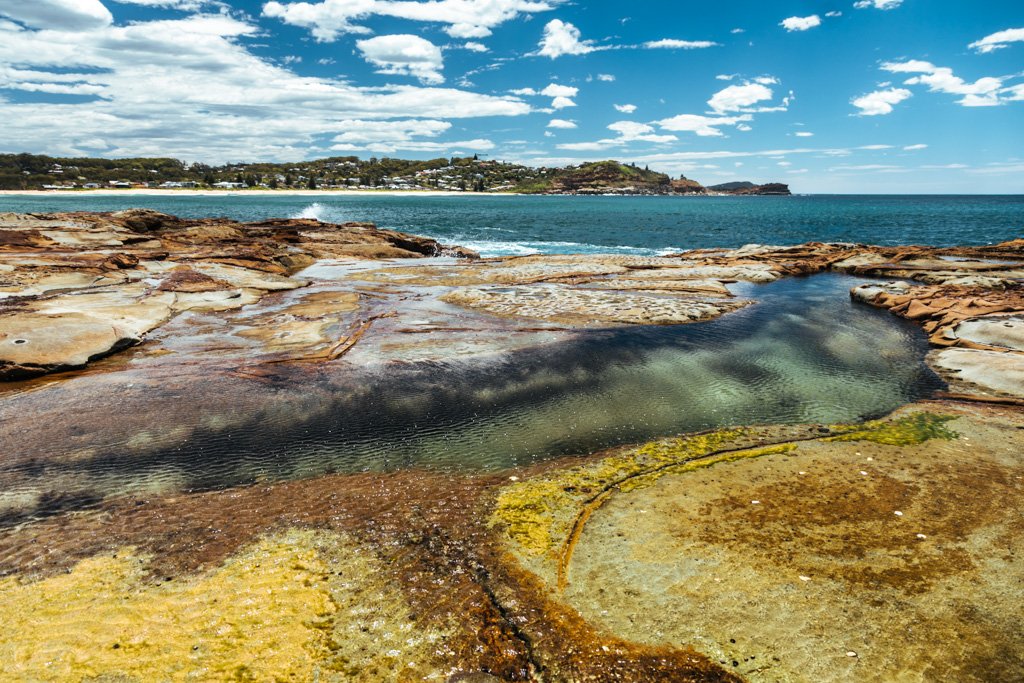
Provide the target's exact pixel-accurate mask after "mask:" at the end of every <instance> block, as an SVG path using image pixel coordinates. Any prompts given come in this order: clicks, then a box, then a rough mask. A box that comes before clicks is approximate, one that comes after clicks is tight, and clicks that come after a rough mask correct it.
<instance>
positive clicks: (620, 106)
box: [612, 104, 636, 114]
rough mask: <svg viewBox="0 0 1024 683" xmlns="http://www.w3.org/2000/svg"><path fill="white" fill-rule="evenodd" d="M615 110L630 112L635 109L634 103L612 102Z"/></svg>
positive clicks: (624, 112)
mask: <svg viewBox="0 0 1024 683" xmlns="http://www.w3.org/2000/svg"><path fill="white" fill-rule="evenodd" d="M612 106H613V107H615V111H621V112H622V113H623V114H632V113H633V112H635V111H636V105H635V104H613V105H612Z"/></svg>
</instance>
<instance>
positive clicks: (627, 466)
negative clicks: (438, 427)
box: [491, 429, 746, 556]
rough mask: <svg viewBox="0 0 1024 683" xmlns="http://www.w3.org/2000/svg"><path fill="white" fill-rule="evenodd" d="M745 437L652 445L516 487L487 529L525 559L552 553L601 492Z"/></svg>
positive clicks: (721, 435)
mask: <svg viewBox="0 0 1024 683" xmlns="http://www.w3.org/2000/svg"><path fill="white" fill-rule="evenodd" d="M745 435H746V431H745V430H743V429H722V430H718V431H714V432H708V433H704V434H693V435H689V436H683V437H679V438H676V439H664V440H660V441H652V442H650V443H647V444H644V445H642V446H640V447H638V448H635V449H632V450H627V451H625V452H624V453H622V454H620V455H613V456H609V457H607V458H604V459H602V460H599V461H597V462H596V463H592V464H587V465H582V466H579V467H573V468H571V469H568V470H564V471H562V472H557V473H554V474H550V475H546V476H542V477H538V478H535V479H531V480H529V481H523V482H517V483H515V484H512V485H511V486H508V487H506V488H505V489H503V490H502V491H501V493H500V494H499V495H498V499H497V502H496V505H495V509H494V512H493V513H492V516H491V525H492V526H497V527H500V528H502V529H504V531H505V534H506V535H507V536H508V537H509V538H510V539H511V540H512V541H513V542H515V543H516V545H517V546H519V547H520V548H521V549H522V551H523V552H525V553H526V554H527V555H533V556H543V555H545V554H549V553H552V552H554V551H556V550H557V549H558V548H559V547H560V546H561V544H562V542H563V541H564V539H565V538H566V537H567V536H568V534H569V532H570V530H571V528H572V526H573V524H574V523H575V518H576V514H577V512H578V511H579V510H580V508H581V507H583V506H584V505H586V503H587V502H588V501H590V500H591V499H593V498H594V497H595V496H598V495H600V493H601V492H602V491H605V490H607V489H608V488H611V487H615V486H619V485H621V484H624V483H625V482H628V481H630V480H632V479H633V478H635V477H637V476H639V475H643V474H648V473H653V472H655V471H657V470H660V469H664V468H665V467H668V466H670V465H673V464H675V463H682V462H685V461H688V460H694V459H697V458H703V457H705V456H708V455H711V454H712V453H715V452H717V451H721V450H724V449H726V448H728V447H729V446H730V445H731V444H733V443H735V442H736V441H737V440H739V439H741V438H743V437H744V436H745Z"/></svg>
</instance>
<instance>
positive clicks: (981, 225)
mask: <svg viewBox="0 0 1024 683" xmlns="http://www.w3.org/2000/svg"><path fill="white" fill-rule="evenodd" d="M129 207H145V208H151V209H155V210H157V211H164V212H166V213H171V214H176V215H179V216H186V217H196V218H198V217H208V216H227V217H230V218H234V219H238V220H261V219H265V218H282V217H298V216H303V217H309V218H319V219H321V220H324V221H332V222H343V221H372V222H374V223H377V224H378V225H379V226H380V227H385V228H393V229H396V230H403V231H406V232H412V233H416V234H420V235H428V236H431V237H434V238H437V239H439V240H441V241H443V242H447V243H455V244H461V245H463V246H468V247H471V248H474V249H477V250H479V251H480V252H482V253H483V254H485V255H492V256H497V255H506V254H527V253H538V252H539V253H578V252H598V251H600V252H609V251H611V252H624V253H637V254H656V253H664V252H672V251H680V250H683V249H695V248H702V247H738V246H742V245H744V244H750V243H760V244H797V243H801V242H808V241H827V242H863V243H872V244H886V245H893V244H932V245H941V246H948V245H956V244H991V243H995V242H1001V241H1004V240H1008V239H1013V238H1017V237H1024V195H1010V196H895V195H887V196H879V195H871V196H867V195H864V196H852V195H813V196H795V197H564V196H515V195H510V196H490V195H485V196H479V195H466V196H456V197H427V196H422V195H407V196H384V195H381V196H352V195H338V194H324V195H322V196H316V197H310V196H301V195H300V196H296V195H279V196H260V195H245V194H225V195H222V196H221V195H218V196H212V197H202V196H184V195H174V194H171V193H168V194H166V195H155V196H149V195H133V196H123V197H119V196H109V195H103V196H101V195H86V194H83V195H80V196H72V197H65V196H56V195H32V196H29V195H5V196H0V212H3V211H17V212H48V211H114V210H118V209H125V208H129Z"/></svg>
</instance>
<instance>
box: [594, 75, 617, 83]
mask: <svg viewBox="0 0 1024 683" xmlns="http://www.w3.org/2000/svg"><path fill="white" fill-rule="evenodd" d="M597 80H599V81H604V82H605V83H612V82H614V81H615V76H613V75H612V74H597Z"/></svg>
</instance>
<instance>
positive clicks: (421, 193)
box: [0, 188, 521, 197]
mask: <svg viewBox="0 0 1024 683" xmlns="http://www.w3.org/2000/svg"><path fill="white" fill-rule="evenodd" d="M11 195H15V196H16V195H24V196H29V197H44V196H46V197H82V196H99V197H115V196H118V195H124V196H129V197H139V196H159V195H177V196H179V197H252V196H259V197H273V196H294V197H320V196H353V197H373V196H378V197H398V196H402V195H414V196H417V197H461V196H467V195H468V196H485V197H518V196H521V195H519V194H516V193H514V192H449V191H446V190H161V189H158V188H146V189H142V188H138V189H132V190H0V196H11Z"/></svg>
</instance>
